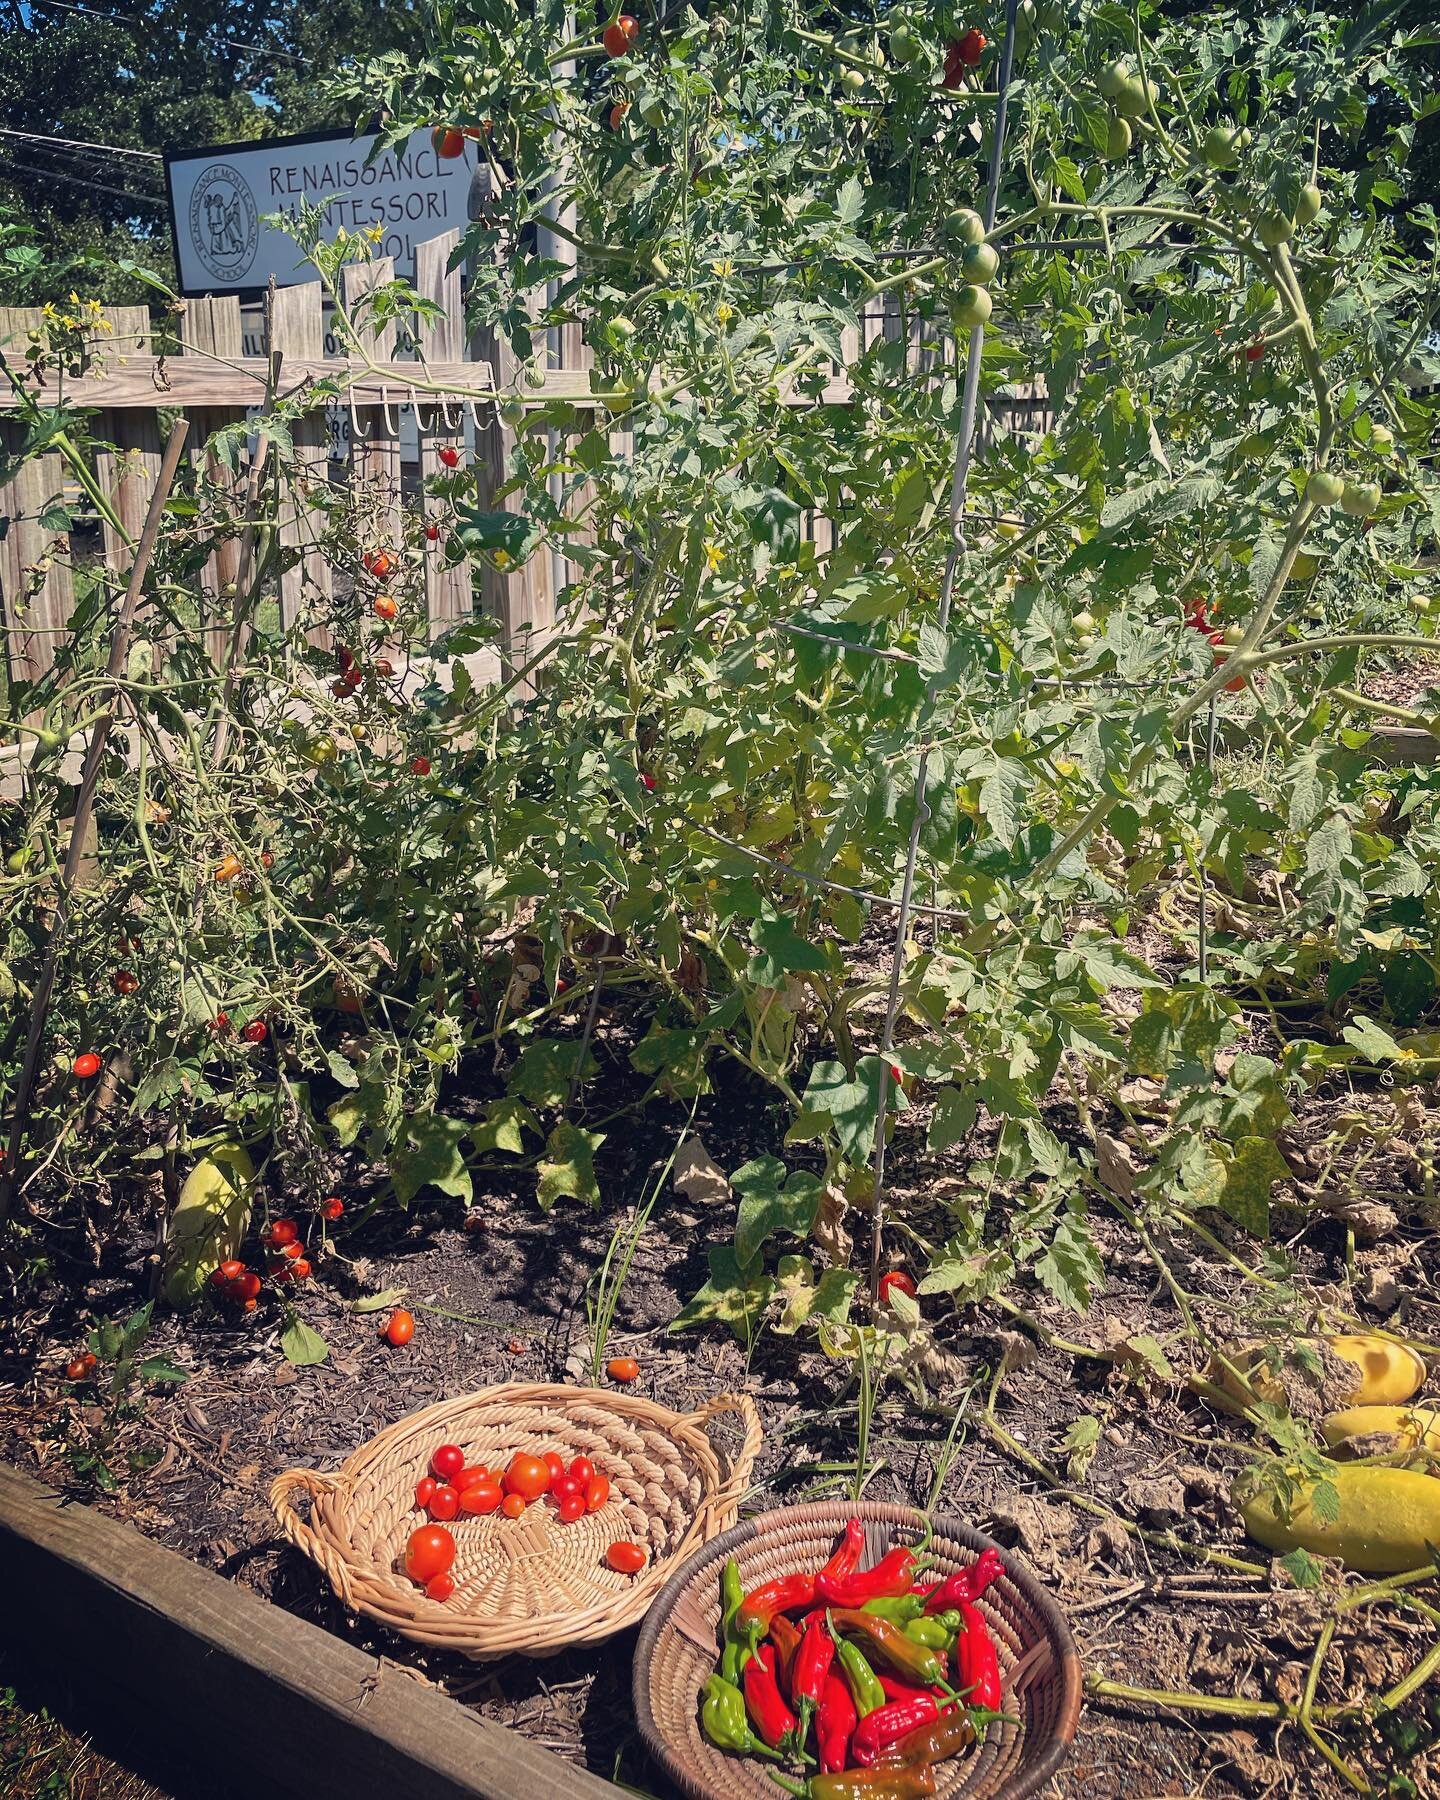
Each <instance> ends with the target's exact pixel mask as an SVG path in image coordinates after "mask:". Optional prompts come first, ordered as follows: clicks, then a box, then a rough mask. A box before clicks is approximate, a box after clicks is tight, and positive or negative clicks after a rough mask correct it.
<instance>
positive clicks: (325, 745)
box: [304, 737, 336, 769]
mask: <svg viewBox="0 0 1440 1800" xmlns="http://www.w3.org/2000/svg"><path fill="white" fill-rule="evenodd" d="M304 754H305V760H306V762H308V763H309V764H310V766H311V767H312V768H315V769H323V768H324V767H325V766H326V765H327V764H329V763H333V762H334V760H335V755H336V751H335V740H334V738H332V737H318V738H312V739H311V741H310V742H309V743H308V744H307V745H306V746H305V752H304Z"/></svg>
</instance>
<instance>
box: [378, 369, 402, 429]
mask: <svg viewBox="0 0 1440 1800" xmlns="http://www.w3.org/2000/svg"><path fill="white" fill-rule="evenodd" d="M380 410H381V412H382V413H383V414H384V415H385V430H386V433H387V435H388V436H390V437H392V438H393V437H399V435H400V420H399V418H398V417H397V418H394V419H392V418H391V417H390V389H389V387H388V386H387V384H386V383H385V382H383V381H382V382H381V383H380Z"/></svg>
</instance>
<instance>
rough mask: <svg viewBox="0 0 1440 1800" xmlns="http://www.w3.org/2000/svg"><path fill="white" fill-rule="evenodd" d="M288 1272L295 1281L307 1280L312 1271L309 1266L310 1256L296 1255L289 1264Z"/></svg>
mask: <svg viewBox="0 0 1440 1800" xmlns="http://www.w3.org/2000/svg"><path fill="white" fill-rule="evenodd" d="M290 1272H291V1274H292V1275H294V1277H295V1279H296V1280H297V1281H308V1280H309V1279H310V1276H311V1274H312V1272H313V1271H312V1270H311V1267H310V1258H309V1257H308V1256H297V1257H296V1258H295V1260H294V1262H292V1263H291V1265H290Z"/></svg>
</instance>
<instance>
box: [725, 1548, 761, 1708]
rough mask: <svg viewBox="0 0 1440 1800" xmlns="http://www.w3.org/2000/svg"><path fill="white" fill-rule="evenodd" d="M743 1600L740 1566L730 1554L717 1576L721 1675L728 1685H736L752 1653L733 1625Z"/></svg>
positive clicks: (743, 1592) (743, 1591)
mask: <svg viewBox="0 0 1440 1800" xmlns="http://www.w3.org/2000/svg"><path fill="white" fill-rule="evenodd" d="M744 1599H745V1589H744V1586H743V1584H742V1583H741V1580H740V1565H739V1563H737V1562H736V1560H735V1558H734V1557H733V1556H732V1557H730V1558H729V1559H728V1560H727V1561H726V1564H725V1568H724V1571H723V1573H722V1574H721V1576H720V1607H721V1613H720V1628H721V1633H722V1639H723V1642H724V1646H725V1647H724V1649H723V1650H722V1651H721V1653H720V1674H721V1678H722V1679H723V1680H725V1681H728V1682H729V1683H730V1685H731V1687H735V1686H737V1685H738V1684H739V1681H740V1677H741V1675H742V1674H743V1673H744V1669H745V1665H746V1663H747V1662H749V1660H750V1658H751V1655H752V1654H753V1652H752V1650H751V1647H750V1645H749V1644H748V1643H747V1642H746V1641H745V1640H744V1639H743V1638H742V1637H741V1636H740V1635H739V1633H738V1632H737V1630H736V1627H735V1617H736V1614H737V1613H738V1612H739V1611H740V1607H741V1604H742V1602H743V1601H744Z"/></svg>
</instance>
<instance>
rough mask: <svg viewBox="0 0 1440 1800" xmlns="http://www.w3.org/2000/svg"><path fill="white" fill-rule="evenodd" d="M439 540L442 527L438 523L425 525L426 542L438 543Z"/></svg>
mask: <svg viewBox="0 0 1440 1800" xmlns="http://www.w3.org/2000/svg"><path fill="white" fill-rule="evenodd" d="M439 541H440V527H439V526H438V525H427V526H426V527H425V542H426V543H427V544H438V543H439Z"/></svg>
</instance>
